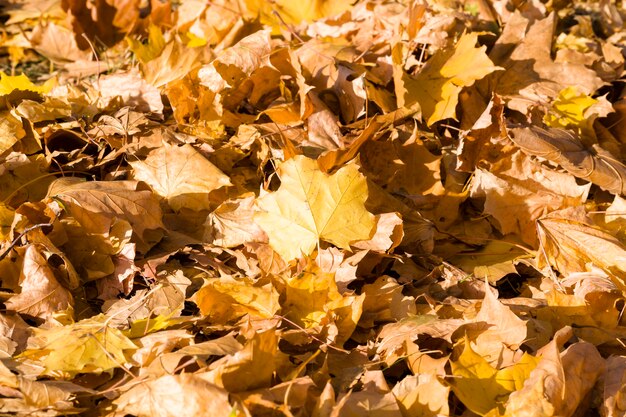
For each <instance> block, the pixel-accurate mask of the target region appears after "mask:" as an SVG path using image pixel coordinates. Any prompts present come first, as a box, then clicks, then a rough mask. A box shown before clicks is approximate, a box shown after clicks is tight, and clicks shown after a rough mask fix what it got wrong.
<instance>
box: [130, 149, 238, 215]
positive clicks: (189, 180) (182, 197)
mask: <svg viewBox="0 0 626 417" xmlns="http://www.w3.org/2000/svg"><path fill="white" fill-rule="evenodd" d="M130 164H131V166H132V167H133V175H134V177H135V178H136V179H138V180H141V181H143V182H145V183H147V184H148V185H150V187H152V189H153V190H154V191H155V192H156V193H157V194H158V195H160V196H161V197H163V198H165V199H167V202H168V204H169V205H170V207H172V208H173V209H174V210H181V209H182V208H189V209H192V210H206V209H209V208H211V202H210V201H209V193H210V192H211V191H214V190H217V189H218V188H221V187H224V186H229V185H231V182H230V179H229V178H228V177H227V176H226V175H225V174H224V173H223V172H222V171H220V170H219V169H218V168H217V167H216V166H215V165H213V164H212V163H211V162H209V160H208V159H206V158H205V157H204V156H202V154H201V153H200V152H198V151H197V150H195V149H194V147H193V146H191V145H189V144H184V145H183V146H176V145H172V144H169V143H167V142H163V144H162V145H161V146H160V147H159V148H157V149H155V150H153V151H151V152H150V153H149V154H148V157H147V158H146V159H145V160H143V161H131V162H130Z"/></svg>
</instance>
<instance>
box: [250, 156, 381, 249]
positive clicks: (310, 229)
mask: <svg viewBox="0 0 626 417" xmlns="http://www.w3.org/2000/svg"><path fill="white" fill-rule="evenodd" d="M278 174H279V176H280V179H281V185H280V188H279V189H278V191H276V192H274V193H269V194H266V195H264V196H263V197H261V198H259V199H257V202H256V203H257V206H258V207H259V208H260V209H261V210H262V211H261V212H259V213H257V214H256V215H255V216H254V220H255V222H256V223H257V224H258V225H259V226H261V228H262V229H263V230H264V231H265V233H267V235H268V236H269V240H270V245H271V246H272V248H273V249H274V250H275V251H276V252H278V253H279V254H280V255H281V256H282V257H283V258H284V259H285V260H287V261H290V260H292V259H295V258H298V257H300V256H301V255H303V254H304V255H308V254H310V253H311V252H312V251H313V249H314V248H315V247H316V245H317V244H318V242H319V240H320V239H322V240H325V241H327V242H330V243H332V244H334V245H336V246H338V247H340V248H343V249H348V248H349V247H350V243H351V242H355V241H359V240H365V239H369V238H370V237H371V235H372V232H373V229H374V226H375V221H374V216H373V215H372V214H371V213H369V212H368V211H367V210H366V209H365V200H367V195H368V192H367V183H366V181H365V177H364V176H363V175H362V174H361V173H360V172H359V169H358V167H357V165H356V163H354V162H351V163H348V164H346V165H345V166H344V167H343V168H341V169H340V170H338V171H337V172H336V173H334V174H332V175H327V174H325V173H324V172H322V171H321V170H320V169H319V167H318V166H317V163H316V162H315V161H314V160H312V159H309V158H306V157H304V156H301V155H298V156H295V157H294V158H293V159H290V160H288V161H286V162H284V163H283V164H282V165H281V166H280V167H279V168H278Z"/></svg>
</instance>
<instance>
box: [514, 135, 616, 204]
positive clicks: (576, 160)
mask: <svg viewBox="0 0 626 417" xmlns="http://www.w3.org/2000/svg"><path fill="white" fill-rule="evenodd" d="M510 133H511V140H512V141H513V142H514V143H515V144H516V145H518V146H519V147H520V149H522V151H524V152H525V153H527V154H529V155H536V156H539V157H541V158H546V159H548V160H550V161H552V162H554V163H557V164H559V165H561V166H562V167H563V168H565V169H566V170H567V171H568V172H570V173H571V174H572V175H575V176H576V177H578V178H580V179H582V180H585V181H590V182H592V183H594V184H596V185H598V186H600V187H602V188H603V189H605V190H607V191H609V192H611V193H615V194H621V195H626V166H625V165H624V164H623V163H622V162H621V161H620V160H618V159H617V158H615V157H614V156H613V155H611V154H610V153H609V152H607V151H606V150H604V149H602V148H601V147H599V146H598V145H593V146H592V148H591V149H589V148H587V147H586V146H585V145H584V144H583V143H582V141H581V140H580V139H579V138H578V137H577V136H576V135H575V134H574V133H572V132H571V131H568V130H564V129H556V128H551V129H543V128H541V127H538V126H529V127H521V128H513V129H511V130H510Z"/></svg>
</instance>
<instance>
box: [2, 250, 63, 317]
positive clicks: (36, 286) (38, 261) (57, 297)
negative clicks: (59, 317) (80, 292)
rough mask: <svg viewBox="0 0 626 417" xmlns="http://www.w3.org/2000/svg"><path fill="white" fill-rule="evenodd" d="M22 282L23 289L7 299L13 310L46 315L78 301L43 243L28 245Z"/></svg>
mask: <svg viewBox="0 0 626 417" xmlns="http://www.w3.org/2000/svg"><path fill="white" fill-rule="evenodd" d="M20 286H21V288H22V292H21V293H20V294H18V295H14V296H13V297H11V298H9V299H8V300H7V301H6V302H5V304H6V306H7V308H8V309H10V310H13V311H17V312H19V313H22V314H28V315H30V316H33V317H41V318H44V319H45V318H49V317H50V316H52V315H53V314H56V313H58V312H60V311H63V310H67V309H70V308H71V307H72V306H73V304H74V303H73V298H72V294H71V293H70V291H69V290H68V289H66V288H65V287H63V286H62V285H61V284H60V283H59V281H58V279H57V278H56V277H55V275H54V272H53V270H52V269H51V268H50V266H49V264H48V261H47V260H46V258H44V256H43V254H42V247H41V246H39V245H35V244H33V245H30V246H28V248H27V249H26V253H25V254H24V263H23V265H22V272H21V274H20Z"/></svg>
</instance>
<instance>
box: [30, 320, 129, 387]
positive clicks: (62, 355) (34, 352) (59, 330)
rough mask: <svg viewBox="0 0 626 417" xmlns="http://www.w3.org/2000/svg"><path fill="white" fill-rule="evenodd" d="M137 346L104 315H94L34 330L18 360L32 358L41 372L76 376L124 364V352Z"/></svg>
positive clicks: (125, 358)
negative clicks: (108, 323)
mask: <svg viewBox="0 0 626 417" xmlns="http://www.w3.org/2000/svg"><path fill="white" fill-rule="evenodd" d="M136 349H137V346H136V345H135V344H134V343H133V342H131V341H130V340H129V339H128V338H126V336H124V335H123V334H122V333H121V332H120V331H119V330H117V329H114V328H111V327H108V326H107V324H106V317H105V316H96V317H93V318H90V319H85V320H81V321H79V322H77V323H74V324H70V325H67V326H61V327H53V328H50V329H35V332H34V334H33V336H32V337H31V338H29V340H28V348H27V349H26V350H25V351H24V352H22V353H21V354H20V355H19V356H18V359H19V360H20V361H34V362H35V363H37V364H40V366H41V367H42V371H41V372H42V374H43V375H50V376H60V375H71V376H75V375H77V374H79V373H90V372H105V371H109V370H111V369H114V368H119V367H123V366H125V365H126V364H127V363H129V362H128V358H127V356H126V355H127V354H129V353H130V352H131V351H134V350H136Z"/></svg>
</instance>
